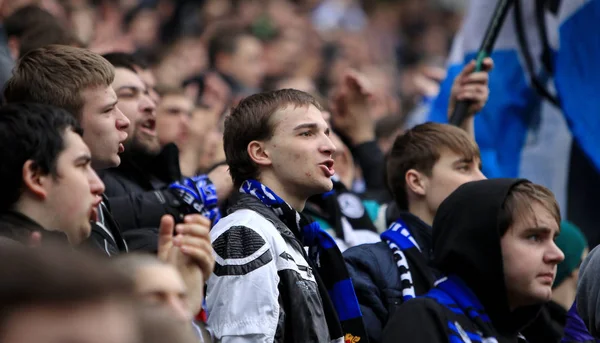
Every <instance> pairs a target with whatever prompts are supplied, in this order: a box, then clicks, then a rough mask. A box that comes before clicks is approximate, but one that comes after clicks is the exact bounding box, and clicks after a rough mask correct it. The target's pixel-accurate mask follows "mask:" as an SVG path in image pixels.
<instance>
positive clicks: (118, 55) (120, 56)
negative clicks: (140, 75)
mask: <svg viewBox="0 0 600 343" xmlns="http://www.w3.org/2000/svg"><path fill="white" fill-rule="evenodd" d="M102 57H104V58H105V59H106V60H107V61H108V62H110V64H112V66H113V67H115V68H125V69H129V70H131V71H132V72H134V73H135V72H136V71H135V67H136V66H138V64H137V63H136V60H135V58H134V57H133V55H132V54H128V53H125V52H110V53H108V54H104V55H102Z"/></svg>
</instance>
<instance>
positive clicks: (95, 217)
mask: <svg viewBox="0 0 600 343" xmlns="http://www.w3.org/2000/svg"><path fill="white" fill-rule="evenodd" d="M90 221H91V222H97V221H98V206H94V207H92V209H91V210H90Z"/></svg>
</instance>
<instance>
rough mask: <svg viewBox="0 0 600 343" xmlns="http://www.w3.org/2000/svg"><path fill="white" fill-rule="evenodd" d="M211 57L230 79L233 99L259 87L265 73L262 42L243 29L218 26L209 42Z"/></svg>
mask: <svg viewBox="0 0 600 343" xmlns="http://www.w3.org/2000/svg"><path fill="white" fill-rule="evenodd" d="M208 60H209V65H210V67H211V68H212V69H213V70H215V71H217V72H218V73H219V75H220V76H221V77H222V78H223V79H224V80H225V81H226V82H227V84H228V85H229V87H230V88H231V91H232V94H233V97H234V98H241V97H245V96H247V95H250V94H253V93H256V92H257V91H259V90H260V86H261V84H262V82H263V78H264V75H265V66H264V62H263V45H262V43H261V42H260V41H259V40H258V39H257V38H256V37H254V36H253V35H252V34H251V33H249V32H247V31H245V30H244V29H243V28H239V27H235V26H224V27H221V28H219V29H217V30H216V31H215V32H214V33H213V35H212V37H211V38H210V40H209V42H208Z"/></svg>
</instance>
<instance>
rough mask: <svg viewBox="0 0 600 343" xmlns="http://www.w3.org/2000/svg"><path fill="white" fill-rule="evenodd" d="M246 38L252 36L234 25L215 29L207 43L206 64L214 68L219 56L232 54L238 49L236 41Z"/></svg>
mask: <svg viewBox="0 0 600 343" xmlns="http://www.w3.org/2000/svg"><path fill="white" fill-rule="evenodd" d="M246 36H250V37H252V34H251V33H250V32H248V30H246V29H244V28H243V27H239V26H236V25H227V26H223V27H220V28H217V29H216V30H215V32H213V34H212V36H211V38H210V40H209V41H208V62H209V65H210V67H211V68H215V65H216V63H217V56H218V55H219V54H221V53H225V54H228V55H231V54H234V53H235V52H236V51H237V48H238V40H239V39H240V38H241V37H246Z"/></svg>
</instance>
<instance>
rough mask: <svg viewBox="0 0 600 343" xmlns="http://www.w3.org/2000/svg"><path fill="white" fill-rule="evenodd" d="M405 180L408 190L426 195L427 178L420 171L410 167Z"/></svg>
mask: <svg viewBox="0 0 600 343" xmlns="http://www.w3.org/2000/svg"><path fill="white" fill-rule="evenodd" d="M404 178H405V179H404V181H405V182H406V190H410V191H411V192H413V193H415V194H418V195H425V193H426V189H427V180H426V179H425V177H424V176H423V174H421V173H420V172H418V171H416V170H414V169H409V170H408V171H407V172H406V174H405V175H404Z"/></svg>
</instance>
